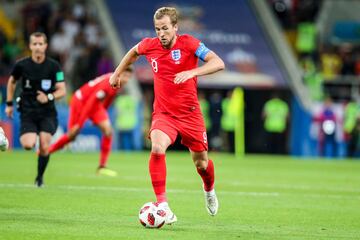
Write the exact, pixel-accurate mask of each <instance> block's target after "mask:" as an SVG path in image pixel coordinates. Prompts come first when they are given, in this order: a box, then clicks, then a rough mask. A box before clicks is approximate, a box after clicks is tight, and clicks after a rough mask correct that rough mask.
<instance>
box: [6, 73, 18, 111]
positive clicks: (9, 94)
mask: <svg viewBox="0 0 360 240" xmlns="http://www.w3.org/2000/svg"><path fill="white" fill-rule="evenodd" d="M15 87H16V80H15V78H14V76H12V75H11V76H10V77H9V80H8V82H7V88H6V108H5V113H6V116H8V117H9V118H12V117H13V113H14V107H13V98H14V92H15Z"/></svg>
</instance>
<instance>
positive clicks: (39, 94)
mask: <svg viewBox="0 0 360 240" xmlns="http://www.w3.org/2000/svg"><path fill="white" fill-rule="evenodd" d="M36 100H38V102H39V103H41V104H44V103H47V102H48V101H49V99H48V97H47V96H46V94H45V93H44V92H42V91H37V96H36Z"/></svg>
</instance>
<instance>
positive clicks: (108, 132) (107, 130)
mask: <svg viewBox="0 0 360 240" xmlns="http://www.w3.org/2000/svg"><path fill="white" fill-rule="evenodd" d="M103 133H104V135H105V136H107V137H110V136H111V135H112V134H113V131H112V129H111V128H109V129H105V130H104V131H103Z"/></svg>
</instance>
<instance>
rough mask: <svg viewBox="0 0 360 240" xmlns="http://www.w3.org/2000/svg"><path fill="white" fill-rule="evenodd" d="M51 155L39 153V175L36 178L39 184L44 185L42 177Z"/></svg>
mask: <svg viewBox="0 0 360 240" xmlns="http://www.w3.org/2000/svg"><path fill="white" fill-rule="evenodd" d="M49 156H50V155H47V156H41V155H39V157H38V175H37V177H36V180H35V181H36V182H37V185H38V186H39V185H42V178H43V175H44V172H45V169H46V166H47V165H48V162H49ZM39 187H40V186H39Z"/></svg>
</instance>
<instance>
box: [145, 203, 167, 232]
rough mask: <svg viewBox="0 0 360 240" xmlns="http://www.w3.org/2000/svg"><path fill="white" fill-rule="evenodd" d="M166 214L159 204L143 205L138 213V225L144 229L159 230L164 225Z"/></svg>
mask: <svg viewBox="0 0 360 240" xmlns="http://www.w3.org/2000/svg"><path fill="white" fill-rule="evenodd" d="M165 218H166V212H165V210H164V209H163V208H161V207H159V204H157V203H153V202H148V203H145V204H144V205H143V206H142V207H141V208H140V211H139V220H140V223H141V224H142V225H143V226H144V227H146V228H161V227H162V226H163V225H164V223H165Z"/></svg>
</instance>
